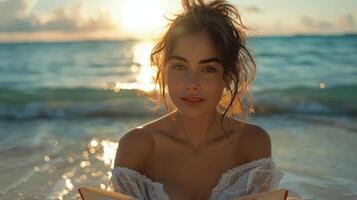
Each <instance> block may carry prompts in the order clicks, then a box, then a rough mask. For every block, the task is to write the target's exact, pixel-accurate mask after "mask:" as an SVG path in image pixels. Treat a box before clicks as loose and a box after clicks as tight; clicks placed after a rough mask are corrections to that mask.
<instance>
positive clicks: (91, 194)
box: [78, 187, 135, 200]
mask: <svg viewBox="0 0 357 200" xmlns="http://www.w3.org/2000/svg"><path fill="white" fill-rule="evenodd" d="M78 191H79V193H80V195H81V197H82V199H83V200H135V198H133V197H130V196H128V195H124V194H120V193H118V192H112V191H106V190H101V189H97V188H93V187H81V188H79V189H78Z"/></svg>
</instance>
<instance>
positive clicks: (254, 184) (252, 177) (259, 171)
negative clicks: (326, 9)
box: [211, 157, 283, 200]
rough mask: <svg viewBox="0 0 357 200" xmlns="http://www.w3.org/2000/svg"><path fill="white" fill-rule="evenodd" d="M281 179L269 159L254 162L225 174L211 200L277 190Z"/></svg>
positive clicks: (280, 172)
mask: <svg viewBox="0 0 357 200" xmlns="http://www.w3.org/2000/svg"><path fill="white" fill-rule="evenodd" d="M282 177H283V173H282V171H281V170H279V169H277V168H276V167H275V164H274V162H273V160H272V158H271V157H269V158H262V159H259V160H255V161H252V162H249V163H246V164H244V165H241V166H238V167H236V168H233V169H231V170H229V171H227V172H225V173H224V174H223V175H222V177H221V179H220V181H219V184H218V185H217V186H216V188H215V189H214V190H213V193H212V198H211V199H212V200H232V199H236V198H239V197H242V196H245V195H250V194H255V193H259V192H266V191H271V190H274V189H277V187H278V186H279V182H280V180H281V178H282Z"/></svg>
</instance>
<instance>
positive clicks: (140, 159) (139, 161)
mask: <svg viewBox="0 0 357 200" xmlns="http://www.w3.org/2000/svg"><path fill="white" fill-rule="evenodd" d="M152 144H153V140H152V137H151V136H150V135H149V134H148V132H146V131H145V130H144V129H142V128H135V129H133V130H131V131H129V132H127V133H126V134H125V135H124V136H122V137H121V138H120V140H119V142H118V149H117V152H116V156H115V161H114V168H115V167H125V168H129V169H131V170H134V171H136V172H139V173H141V174H143V172H144V168H145V163H146V161H147V159H148V158H149V156H150V154H151V150H152ZM115 176H116V177H115ZM132 178H133V177H131V176H128V175H125V174H121V175H118V174H117V175H115V174H113V177H112V180H113V181H114V182H113V183H114V185H115V187H114V190H115V191H116V192H123V193H124V194H129V195H133V194H137V193H138V189H139V187H140V186H139V185H136V184H137V182H136V180H134V179H135V178H134V179H132ZM134 196H135V195H134Z"/></svg>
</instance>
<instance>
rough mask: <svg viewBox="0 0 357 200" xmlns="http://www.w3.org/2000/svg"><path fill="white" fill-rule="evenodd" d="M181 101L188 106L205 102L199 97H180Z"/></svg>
mask: <svg viewBox="0 0 357 200" xmlns="http://www.w3.org/2000/svg"><path fill="white" fill-rule="evenodd" d="M181 99H182V100H183V102H184V103H185V104H186V105H188V106H198V105H200V104H202V103H203V102H204V101H205V100H206V99H203V98H201V97H182V98H181Z"/></svg>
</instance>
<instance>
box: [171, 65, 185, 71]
mask: <svg viewBox="0 0 357 200" xmlns="http://www.w3.org/2000/svg"><path fill="white" fill-rule="evenodd" d="M171 68H172V69H174V70H184V69H185V67H184V66H183V65H181V64H173V65H172V66H171Z"/></svg>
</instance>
